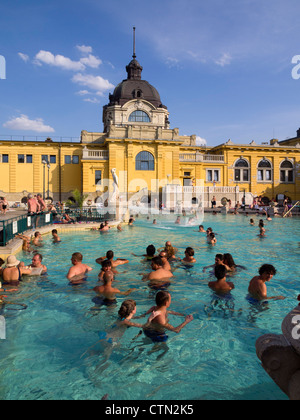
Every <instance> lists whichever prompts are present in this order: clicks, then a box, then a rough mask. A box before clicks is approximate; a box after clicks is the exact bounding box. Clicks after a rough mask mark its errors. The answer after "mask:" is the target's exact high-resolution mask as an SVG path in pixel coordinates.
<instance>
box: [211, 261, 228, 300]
mask: <svg viewBox="0 0 300 420" xmlns="http://www.w3.org/2000/svg"><path fill="white" fill-rule="evenodd" d="M226 272H227V269H226V266H225V265H223V264H219V265H216V266H215V276H216V279H217V281H210V282H209V283H208V286H209V287H210V288H211V289H212V290H213V291H214V292H216V293H218V294H226V293H228V292H230V291H231V290H233V289H234V284H233V283H231V282H227V281H226Z"/></svg>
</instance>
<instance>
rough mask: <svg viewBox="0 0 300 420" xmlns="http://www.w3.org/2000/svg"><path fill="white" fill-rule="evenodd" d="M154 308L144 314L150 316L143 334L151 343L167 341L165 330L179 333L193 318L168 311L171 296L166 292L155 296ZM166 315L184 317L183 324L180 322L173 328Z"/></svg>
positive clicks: (160, 292)
mask: <svg viewBox="0 0 300 420" xmlns="http://www.w3.org/2000/svg"><path fill="white" fill-rule="evenodd" d="M155 301H156V306H153V307H152V308H150V309H149V311H147V313H146V314H150V313H151V315H150V317H149V318H148V322H147V324H146V325H145V326H144V333H145V335H146V336H147V337H149V338H151V340H152V341H153V342H156V343H157V342H164V341H167V339H168V336H167V335H166V333H165V330H169V331H173V332H175V333H177V334H178V333H179V332H180V331H181V330H182V328H183V327H185V326H186V325H187V324H188V323H189V322H191V321H192V320H193V319H194V318H193V315H186V316H185V315H183V314H181V313H178V312H174V311H170V310H169V309H168V308H169V307H170V305H171V295H170V293H169V292H166V291H159V292H158V293H157V294H156V298H155ZM168 314H172V315H178V316H185V320H184V322H182V323H181V324H180V325H178V326H177V327H173V326H172V325H171V324H169V321H168Z"/></svg>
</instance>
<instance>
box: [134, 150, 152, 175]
mask: <svg viewBox="0 0 300 420" xmlns="http://www.w3.org/2000/svg"><path fill="white" fill-rule="evenodd" d="M135 169H136V171H154V156H153V155H152V154H151V153H149V152H145V151H144V152H140V153H139V154H137V156H136V158H135Z"/></svg>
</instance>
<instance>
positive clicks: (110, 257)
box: [96, 250, 129, 268]
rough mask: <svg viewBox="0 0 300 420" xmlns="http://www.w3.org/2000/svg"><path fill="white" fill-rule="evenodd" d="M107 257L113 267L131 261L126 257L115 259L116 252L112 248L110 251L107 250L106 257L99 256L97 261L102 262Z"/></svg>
mask: <svg viewBox="0 0 300 420" xmlns="http://www.w3.org/2000/svg"><path fill="white" fill-rule="evenodd" d="M105 259H106V260H108V261H110V262H111V266H112V268H115V267H117V266H118V265H122V264H128V263H129V261H128V260H126V259H125V258H117V259H116V260H114V253H113V251H111V250H110V251H107V253H106V257H99V258H97V259H96V263H97V264H101V263H102V262H103V261H104V260H105Z"/></svg>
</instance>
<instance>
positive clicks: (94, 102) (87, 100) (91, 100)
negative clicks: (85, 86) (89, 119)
mask: <svg viewBox="0 0 300 420" xmlns="http://www.w3.org/2000/svg"><path fill="white" fill-rule="evenodd" d="M84 102H90V103H92V104H99V103H100V101H99V100H98V99H97V98H86V99H84Z"/></svg>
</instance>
